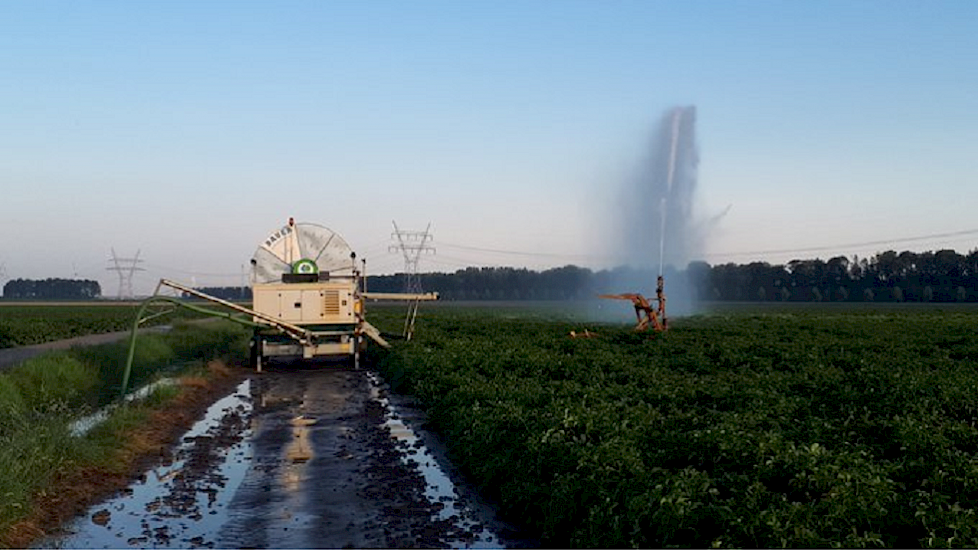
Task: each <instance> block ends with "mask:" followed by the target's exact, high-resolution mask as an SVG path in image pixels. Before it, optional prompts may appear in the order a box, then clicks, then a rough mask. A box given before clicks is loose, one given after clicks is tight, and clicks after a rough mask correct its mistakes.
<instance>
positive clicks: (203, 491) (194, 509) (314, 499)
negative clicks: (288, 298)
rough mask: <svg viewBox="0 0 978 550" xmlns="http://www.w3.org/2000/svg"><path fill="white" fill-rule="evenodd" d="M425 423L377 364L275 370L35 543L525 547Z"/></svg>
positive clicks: (252, 377) (254, 377) (242, 387)
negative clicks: (134, 476)
mask: <svg viewBox="0 0 978 550" xmlns="http://www.w3.org/2000/svg"><path fill="white" fill-rule="evenodd" d="M423 423H424V419H423V413H421V411H420V410H418V409H417V408H416V407H413V405H411V403H410V401H409V400H408V399H406V398H403V397H398V396H391V395H390V394H389V392H388V391H387V389H386V387H385V386H384V384H383V382H382V381H381V380H380V379H379V378H378V377H377V376H376V375H373V374H370V373H368V372H367V371H358V370H353V369H348V368H342V367H336V366H328V367H323V366H321V365H305V366H296V365H288V366H287V365H272V366H271V367H270V368H269V369H267V370H266V371H265V372H263V373H261V374H257V373H250V374H249V375H248V377H247V378H246V379H244V381H242V382H240V384H239V385H238V386H237V387H236V388H235V389H234V391H232V392H230V394H229V395H227V396H225V397H224V398H223V399H221V400H219V401H217V402H216V403H214V404H213V405H212V406H211V407H210V408H209V409H208V410H207V412H206V414H205V415H204V418H203V420H201V421H199V422H198V423H197V424H195V425H194V426H193V427H192V428H191V429H190V431H189V432H187V433H186V434H185V435H184V436H183V437H182V439H181V441H180V443H179V444H178V445H177V446H175V447H174V448H173V449H172V451H171V452H170V453H169V454H168V455H166V456H165V457H164V458H163V459H162V462H161V463H159V464H158V465H157V466H156V467H154V468H152V469H151V470H149V471H148V472H147V473H146V474H145V475H144V476H142V477H141V478H140V479H139V480H137V481H136V482H135V483H133V484H131V485H129V486H128V487H127V488H126V489H124V490H123V491H121V492H120V493H118V494H116V495H114V496H113V497H111V498H110V499H108V500H104V501H103V502H101V503H99V504H96V505H94V506H92V507H90V508H89V509H88V510H86V511H85V512H84V513H83V514H82V515H80V516H79V517H77V518H76V519H75V520H74V521H72V522H69V523H67V524H66V525H65V526H64V529H63V531H64V532H63V533H62V534H60V535H59V536H56V537H48V538H45V539H43V540H41V541H39V543H40V544H39V545H40V546H45V547H52V546H53V547H63V548H119V547H132V548H137V547H138V548H148V547H152V548H177V547H179V548H212V547H213V548H226V547H238V548H343V547H347V548H365V547H366V548H377V547H381V548H413V547H424V548H470V547H475V548H486V547H496V548H499V547H507V546H526V545H528V544H527V541H525V540H521V539H520V538H519V537H518V536H516V534H517V531H516V530H514V529H512V528H511V527H509V526H506V525H504V524H502V523H500V522H498V521H496V520H495V519H494V514H493V512H492V510H491V508H490V507H488V506H486V505H485V504H484V503H482V502H481V501H479V499H478V496H477V495H476V494H475V492H474V491H472V490H470V489H468V488H466V487H465V485H464V483H463V482H462V480H461V479H459V477H458V475H457V473H455V472H454V471H453V470H452V469H451V465H450V464H449V463H448V462H447V459H446V458H445V456H444V452H442V451H441V450H440V449H439V447H438V443H437V438H435V437H434V436H432V435H431V434H428V433H426V432H425V431H424V430H423ZM500 534H502V535H503V536H501V535H500Z"/></svg>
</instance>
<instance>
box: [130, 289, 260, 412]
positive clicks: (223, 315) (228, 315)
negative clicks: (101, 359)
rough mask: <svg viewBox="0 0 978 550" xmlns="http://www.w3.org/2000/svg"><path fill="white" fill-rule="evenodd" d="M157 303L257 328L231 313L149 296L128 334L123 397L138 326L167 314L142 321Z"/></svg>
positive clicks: (169, 298) (133, 354)
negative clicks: (151, 306) (144, 315)
mask: <svg viewBox="0 0 978 550" xmlns="http://www.w3.org/2000/svg"><path fill="white" fill-rule="evenodd" d="M157 302H168V303H171V304H175V305H177V306H180V307H183V308H187V309H189V310H191V311H196V312H197V313H203V314H204V315H209V316H211V317H220V318H223V319H227V320H229V321H234V322H235V323H240V324H242V325H245V326H249V327H257V326H259V325H258V324H257V323H255V322H253V321H250V320H248V319H245V318H242V317H238V316H235V315H234V314H232V313H227V312H220V311H213V310H210V309H205V308H202V307H199V306H195V305H191V304H188V303H185V302H182V301H180V300H177V299H176V298H171V297H169V296H150V297H149V298H147V299H145V300H143V302H142V303H141V304H140V306H139V310H137V312H136V319H135V320H134V321H133V323H132V332H131V333H130V334H129V354H128V356H127V357H126V369H125V371H123V374H122V390H121V392H120V393H121V395H122V396H123V397H125V395H126V390H128V389H129V375H130V374H131V373H132V360H133V357H135V355H136V334H137V332H138V330H139V325H141V324H142V323H144V322H146V321H147V320H149V319H153V318H155V317H159V316H160V315H162V314H163V313H169V312H168V311H167V312H162V313H157V314H154V315H151V316H149V317H146V318H145V319H144V318H143V314H144V313H145V312H146V308H147V307H149V306H150V304H154V303H157Z"/></svg>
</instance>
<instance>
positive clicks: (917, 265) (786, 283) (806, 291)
mask: <svg viewBox="0 0 978 550" xmlns="http://www.w3.org/2000/svg"><path fill="white" fill-rule="evenodd" d="M665 275H666V280H667V281H668V283H667V284H668V285H669V288H671V289H677V287H678V288H682V289H683V290H688V292H689V293H690V294H691V295H692V297H694V298H697V299H699V300H708V301H793V302H820V301H822V302H824V301H860V302H862V301H878V302H973V301H978V249H976V250H974V251H972V252H970V253H968V254H966V255H962V254H959V253H957V252H955V251H954V250H939V251H936V252H923V253H918V252H900V253H897V252H895V251H892V250H891V251H887V252H881V253H878V254H876V255H875V256H873V257H871V258H862V259H860V258H858V257H853V258H847V257H845V256H836V257H833V258H830V259H828V260H821V259H814V260H792V261H790V262H788V263H787V264H770V263H767V262H751V263H748V264H733V263H727V264H721V265H716V266H711V265H709V264H707V263H706V262H692V263H690V264H689V266H687V268H686V269H685V270H684V271H680V272H677V271H675V270H670V271H667V272H666V273H665ZM655 277H656V274H655V273H652V272H647V271H640V270H634V269H629V268H616V269H612V270H601V271H596V272H595V271H591V270H589V269H586V268H581V267H576V266H573V265H568V266H564V267H559V268H555V269H548V270H546V271H540V272H538V271H530V270H527V269H516V268H508V267H498V268H497V267H483V268H475V267H469V268H466V269H460V270H458V271H456V272H454V273H425V274H422V275H421V282H422V286H423V287H424V289H425V290H426V291H434V292H438V293H439V294H440V295H441V297H442V299H446V300H565V299H575V298H585V297H592V296H594V295H595V294H599V293H608V292H611V293H618V292H630V291H640V292H648V293H651V291H652V289H654V285H655ZM368 285H369V289H370V290H374V291H378V292H399V291H401V290H403V288H404V286H405V275H404V274H397V275H376V276H371V277H370V278H369V280H368Z"/></svg>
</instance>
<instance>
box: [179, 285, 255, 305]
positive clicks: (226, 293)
mask: <svg viewBox="0 0 978 550" xmlns="http://www.w3.org/2000/svg"><path fill="white" fill-rule="evenodd" d="M194 290H199V291H201V292H203V293H204V294H209V295H211V296H214V297H215V298H221V299H222V300H231V301H239V300H250V299H251V287H250V286H247V287H242V286H205V287H201V288H195V289H194ZM183 297H184V298H191V299H193V298H194V297H193V296H191V295H189V294H186V293H184V294H183Z"/></svg>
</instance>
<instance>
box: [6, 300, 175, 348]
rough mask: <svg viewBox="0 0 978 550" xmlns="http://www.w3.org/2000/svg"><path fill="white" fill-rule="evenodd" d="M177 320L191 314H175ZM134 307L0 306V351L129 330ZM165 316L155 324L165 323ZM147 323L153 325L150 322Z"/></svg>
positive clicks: (87, 305)
mask: <svg viewBox="0 0 978 550" xmlns="http://www.w3.org/2000/svg"><path fill="white" fill-rule="evenodd" d="M176 313H177V316H178V317H189V316H192V315H193V314H192V313H188V312H185V311H178V312H176ZM134 318H135V308H134V307H133V306H132V305H131V304H129V305H122V304H120V305H105V304H100V305H91V304H86V303H82V302H79V303H78V304H57V305H47V304H44V303H43V302H41V303H38V304H37V305H7V304H3V303H0V349H4V348H12V347H15V346H29V345H32V344H41V343H44V342H50V341H53V340H61V339H64V338H73V337H76V336H84V335H87V334H98V333H103V332H116V331H124V330H129V329H131V328H132V322H133V319H134ZM172 320H173V316H172V315H170V316H166V317H165V318H161V319H159V320H154V321H155V322H156V323H159V322H169V321H172ZM148 324H154V322H150V323H148Z"/></svg>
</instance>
